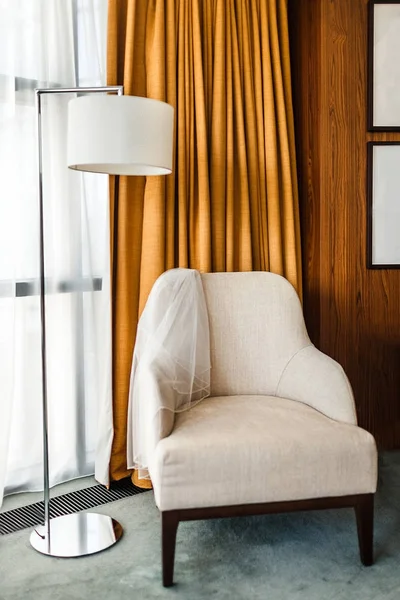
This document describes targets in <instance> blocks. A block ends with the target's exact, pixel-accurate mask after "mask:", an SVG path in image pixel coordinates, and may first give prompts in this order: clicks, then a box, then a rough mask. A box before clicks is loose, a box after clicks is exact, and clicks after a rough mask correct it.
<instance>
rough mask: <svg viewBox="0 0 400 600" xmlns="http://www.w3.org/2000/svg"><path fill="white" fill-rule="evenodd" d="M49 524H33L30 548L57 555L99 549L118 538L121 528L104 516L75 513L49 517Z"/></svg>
mask: <svg viewBox="0 0 400 600" xmlns="http://www.w3.org/2000/svg"><path fill="white" fill-rule="evenodd" d="M49 525H50V527H46V526H45V525H41V526H40V527H37V528H36V529H35V530H34V531H33V532H32V533H31V537H30V542H31V545H32V546H33V548H35V550H37V551H38V552H41V553H42V554H47V555H48V556H55V557H58V558H73V557H78V556H86V555H88V554H94V553H95V552H101V551H102V550H105V549H106V548H109V547H110V546H113V545H114V544H115V543H116V542H118V540H120V539H121V537H122V527H121V525H120V524H119V523H118V521H115V519H112V518H111V517H108V516H106V515H101V514H98V513H75V514H72V515H66V516H64V517H57V518H56V519H51V521H50V523H49Z"/></svg>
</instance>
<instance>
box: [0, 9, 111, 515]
mask: <svg viewBox="0 0 400 600" xmlns="http://www.w3.org/2000/svg"><path fill="white" fill-rule="evenodd" d="M106 18H107V0H51V1H49V0H0V504H1V501H2V497H3V493H4V494H8V493H13V492H18V491H25V490H40V489H43V472H42V471H43V468H42V409H41V400H42V386H41V363H40V313H39V296H38V273H39V243H38V235H39V229H38V196H37V173H36V169H37V167H36V164H37V163H36V161H37V158H36V153H37V150H36V129H35V127H36V115H35V106H34V91H33V90H34V88H35V87H75V86H78V85H79V86H83V85H86V86H89V85H90V86H97V85H104V84H105V51H106ZM71 97H72V96H71ZM42 98H43V105H44V106H43V115H44V116H43V129H44V165H43V175H44V198H45V261H46V282H47V283H46V285H47V293H46V302H47V306H46V314H47V352H48V357H47V365H48V367H47V368H48V401H49V444H50V483H51V485H55V484H56V483H59V482H62V481H66V480H68V479H72V478H75V477H80V476H84V475H88V474H91V473H94V472H96V478H97V479H98V480H99V481H100V482H102V483H108V462H109V455H110V451H111V441H112V404H111V321H110V280H109V233H108V232H109V227H108V180H107V176H102V175H90V174H85V175H83V174H80V173H76V172H71V171H68V169H67V168H66V166H65V165H66V157H65V153H66V124H67V118H66V115H67V112H66V107H67V103H68V100H69V99H70V96H69V95H44V96H42Z"/></svg>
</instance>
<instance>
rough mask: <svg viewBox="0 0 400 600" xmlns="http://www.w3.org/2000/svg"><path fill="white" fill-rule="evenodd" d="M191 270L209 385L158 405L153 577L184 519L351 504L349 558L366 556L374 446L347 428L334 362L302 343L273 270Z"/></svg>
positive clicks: (166, 573) (367, 560) (301, 329)
mask: <svg viewBox="0 0 400 600" xmlns="http://www.w3.org/2000/svg"><path fill="white" fill-rule="evenodd" d="M201 277H202V284H203V289H204V293H205V298H206V304H207V309H208V318H209V326H210V350H211V365H212V369H211V395H210V397H209V398H207V399H205V400H203V401H202V402H200V403H199V404H197V405H196V406H194V407H193V408H192V409H190V410H188V411H185V412H182V413H178V414H174V413H173V412H171V411H170V410H163V411H161V418H162V419H163V423H162V426H161V427H160V429H159V430H158V431H159V432H161V433H159V434H157V439H153V440H152V446H151V447H152V451H151V456H150V458H149V473H150V477H151V480H152V483H153V487H154V495H155V501H156V504H157V506H158V508H159V510H160V511H161V515H162V553H163V583H164V585H165V586H169V585H171V584H172V582H173V568H174V552H175V540H176V532H177V527H178V524H179V521H184V520H193V519H207V518H220V517H225V516H227V517H232V516H240V515H254V514H263V513H271V512H273V513H274V512H287V511H293V510H308V509H322V508H335V507H337V508H340V507H354V508H355V512H356V517H357V526H358V537H359V546H360V555H361V560H362V562H363V563H364V564H365V565H369V564H372V561H373V551H372V537H373V494H374V493H375V491H376V483H377V451H376V446H375V441H374V439H373V437H372V436H371V435H370V434H369V433H368V432H366V431H364V430H363V429H361V428H359V427H358V426H357V417H356V412H355V406H354V399H353V394H352V390H351V387H350V384H349V381H348V379H347V377H346V375H345V373H344V371H343V369H342V368H341V366H340V365H339V364H337V363H336V362H335V361H334V360H332V359H331V358H329V357H328V356H326V355H324V354H322V353H321V352H320V351H319V350H317V349H316V348H315V347H314V346H313V345H312V344H311V342H310V339H309V337H308V335H307V331H306V328H305V324H304V319H303V314H302V309H301V305H300V301H299V299H298V296H297V294H296V292H295V290H294V289H293V287H292V286H291V285H290V284H289V283H288V282H287V281H286V280H285V279H284V278H282V277H280V276H278V275H273V274H271V273H264V272H262V273H258V272H257V273H218V274H205V275H202V276H201ZM158 383H159V385H160V386H161V387H162V388H163V391H162V393H164V394H168V393H169V391H168V389H166V386H167V387H168V383H167V382H165V381H159V382H158ZM149 393H150V395H151V390H149ZM148 400H149V401H150V402H151V401H152V399H151V398H149V399H148ZM172 401H173V400H172Z"/></svg>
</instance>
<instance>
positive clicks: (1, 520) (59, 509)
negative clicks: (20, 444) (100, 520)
mask: <svg viewBox="0 0 400 600" xmlns="http://www.w3.org/2000/svg"><path fill="white" fill-rule="evenodd" d="M147 491H148V490H144V489H141V488H138V487H136V486H135V485H133V483H132V482H131V481H130V480H129V479H123V480H122V481H117V482H114V483H113V484H112V487H111V489H109V490H107V488H105V487H104V486H103V485H95V486H93V487H89V488H85V489H83V490H77V491H75V492H69V493H68V494H63V495H62V496H56V497H55V498H52V499H51V501H50V518H52V519H53V518H55V517H62V516H63V515H70V514H72V513H77V512H80V511H82V510H87V509H88V508H94V507H95V506H101V505H102V504H107V503H108V502H114V501H115V500H120V499H121V498H127V497H128V496H135V495H136V494H141V493H142V492H147ZM43 514H44V503H43V501H41V502H35V503H34V504H28V506H21V507H20V508H14V509H13V510H9V511H7V512H4V513H0V535H6V534H8V533H15V532H16V531H19V530H20V529H26V528H27V527H35V526H36V525H40V524H42V523H43Z"/></svg>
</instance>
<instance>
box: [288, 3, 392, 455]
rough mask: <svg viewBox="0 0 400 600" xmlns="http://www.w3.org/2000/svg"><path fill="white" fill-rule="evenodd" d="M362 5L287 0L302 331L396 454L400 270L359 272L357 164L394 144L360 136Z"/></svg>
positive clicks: (362, 179)
mask: <svg viewBox="0 0 400 600" xmlns="http://www.w3.org/2000/svg"><path fill="white" fill-rule="evenodd" d="M367 5H368V0H351V1H350V0H330V1H329V2H328V1H327V0H289V15H290V35H291V56H292V72H293V94H294V105H295V120H296V137H297V153H298V169H299V187H300V210H301V222H302V245H303V257H304V262H303V264H304V306H305V315H306V321H307V326H308V328H309V331H310V336H311V338H312V340H313V341H314V343H315V344H316V345H317V346H318V347H319V348H320V349H321V350H322V351H323V352H326V353H327V354H329V355H330V356H332V357H333V358H335V359H336V360H338V361H339V362H340V363H341V364H342V365H343V367H344V368H345V370H346V372H347V374H348V376H349V378H350V381H351V383H352V386H353V389H354V393H355V397H356V404H357V412H358V417H359V423H360V425H361V426H363V427H365V428H367V429H368V430H370V431H371V432H372V433H373V434H374V435H375V437H376V439H377V442H378V444H379V446H380V447H381V448H386V449H390V448H400V271H398V270H368V269H367V268H366V244H367V240H366V223H367V217H366V208H367V192H366V168H367V167H366V161H367V141H370V140H393V141H400V135H399V134H382V133H379V134H377V133H374V134H371V133H368V132H367V127H366V111H367V23H368V19H367V17H368V14H367V13H368V11H367ZM399 93H400V90H399ZM399 168H400V166H399ZM399 196H400V191H399ZM399 235H400V232H399Z"/></svg>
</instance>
